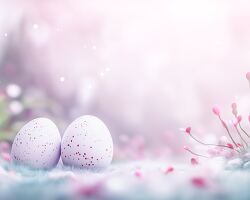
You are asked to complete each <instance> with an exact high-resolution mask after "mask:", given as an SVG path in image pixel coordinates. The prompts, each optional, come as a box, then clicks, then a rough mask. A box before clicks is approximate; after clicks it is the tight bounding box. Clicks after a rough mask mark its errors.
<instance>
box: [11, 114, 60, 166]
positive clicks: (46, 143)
mask: <svg viewBox="0 0 250 200" xmlns="http://www.w3.org/2000/svg"><path fill="white" fill-rule="evenodd" d="M60 147H61V136H60V133H59V131H58V128H57V127H56V125H55V124H54V123H53V122H52V121H51V120H49V119H47V118H37V119H34V120H32V121H30V122H28V123H27V124H25V125H24V126H23V127H22V128H21V130H20V131H19V132H18V133H17V135H16V137H15V139H14V142H13V144H12V149H11V158H12V161H13V162H14V163H16V164H21V165H26V166H29V167H32V168H39V169H49V168H52V167H54V166H56V165H57V163H58V160H59V158H60V153H61V152H60Z"/></svg>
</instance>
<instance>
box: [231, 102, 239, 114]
mask: <svg viewBox="0 0 250 200" xmlns="http://www.w3.org/2000/svg"><path fill="white" fill-rule="evenodd" d="M232 113H233V115H234V116H237V115H238V111H237V104H236V103H232Z"/></svg>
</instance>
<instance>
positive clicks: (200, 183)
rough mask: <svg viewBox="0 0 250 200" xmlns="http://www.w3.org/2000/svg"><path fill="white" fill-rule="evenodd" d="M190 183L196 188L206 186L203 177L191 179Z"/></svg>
mask: <svg viewBox="0 0 250 200" xmlns="http://www.w3.org/2000/svg"><path fill="white" fill-rule="evenodd" d="M191 183H192V184H193V185H194V186H196V187H198V188H204V187H206V186H207V181H206V180H205V178H203V177H193V178H192V179H191Z"/></svg>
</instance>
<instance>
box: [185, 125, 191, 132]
mask: <svg viewBox="0 0 250 200" xmlns="http://www.w3.org/2000/svg"><path fill="white" fill-rule="evenodd" d="M185 132H186V133H188V134H190V133H191V127H190V126H189V127H187V128H186V130H185Z"/></svg>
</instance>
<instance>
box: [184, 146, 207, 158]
mask: <svg viewBox="0 0 250 200" xmlns="http://www.w3.org/2000/svg"><path fill="white" fill-rule="evenodd" d="M185 150H186V151H188V152H189V153H191V154H193V155H195V156H200V157H203V158H210V157H208V156H204V155H201V154H198V153H195V152H193V151H191V150H190V149H187V148H185Z"/></svg>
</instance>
